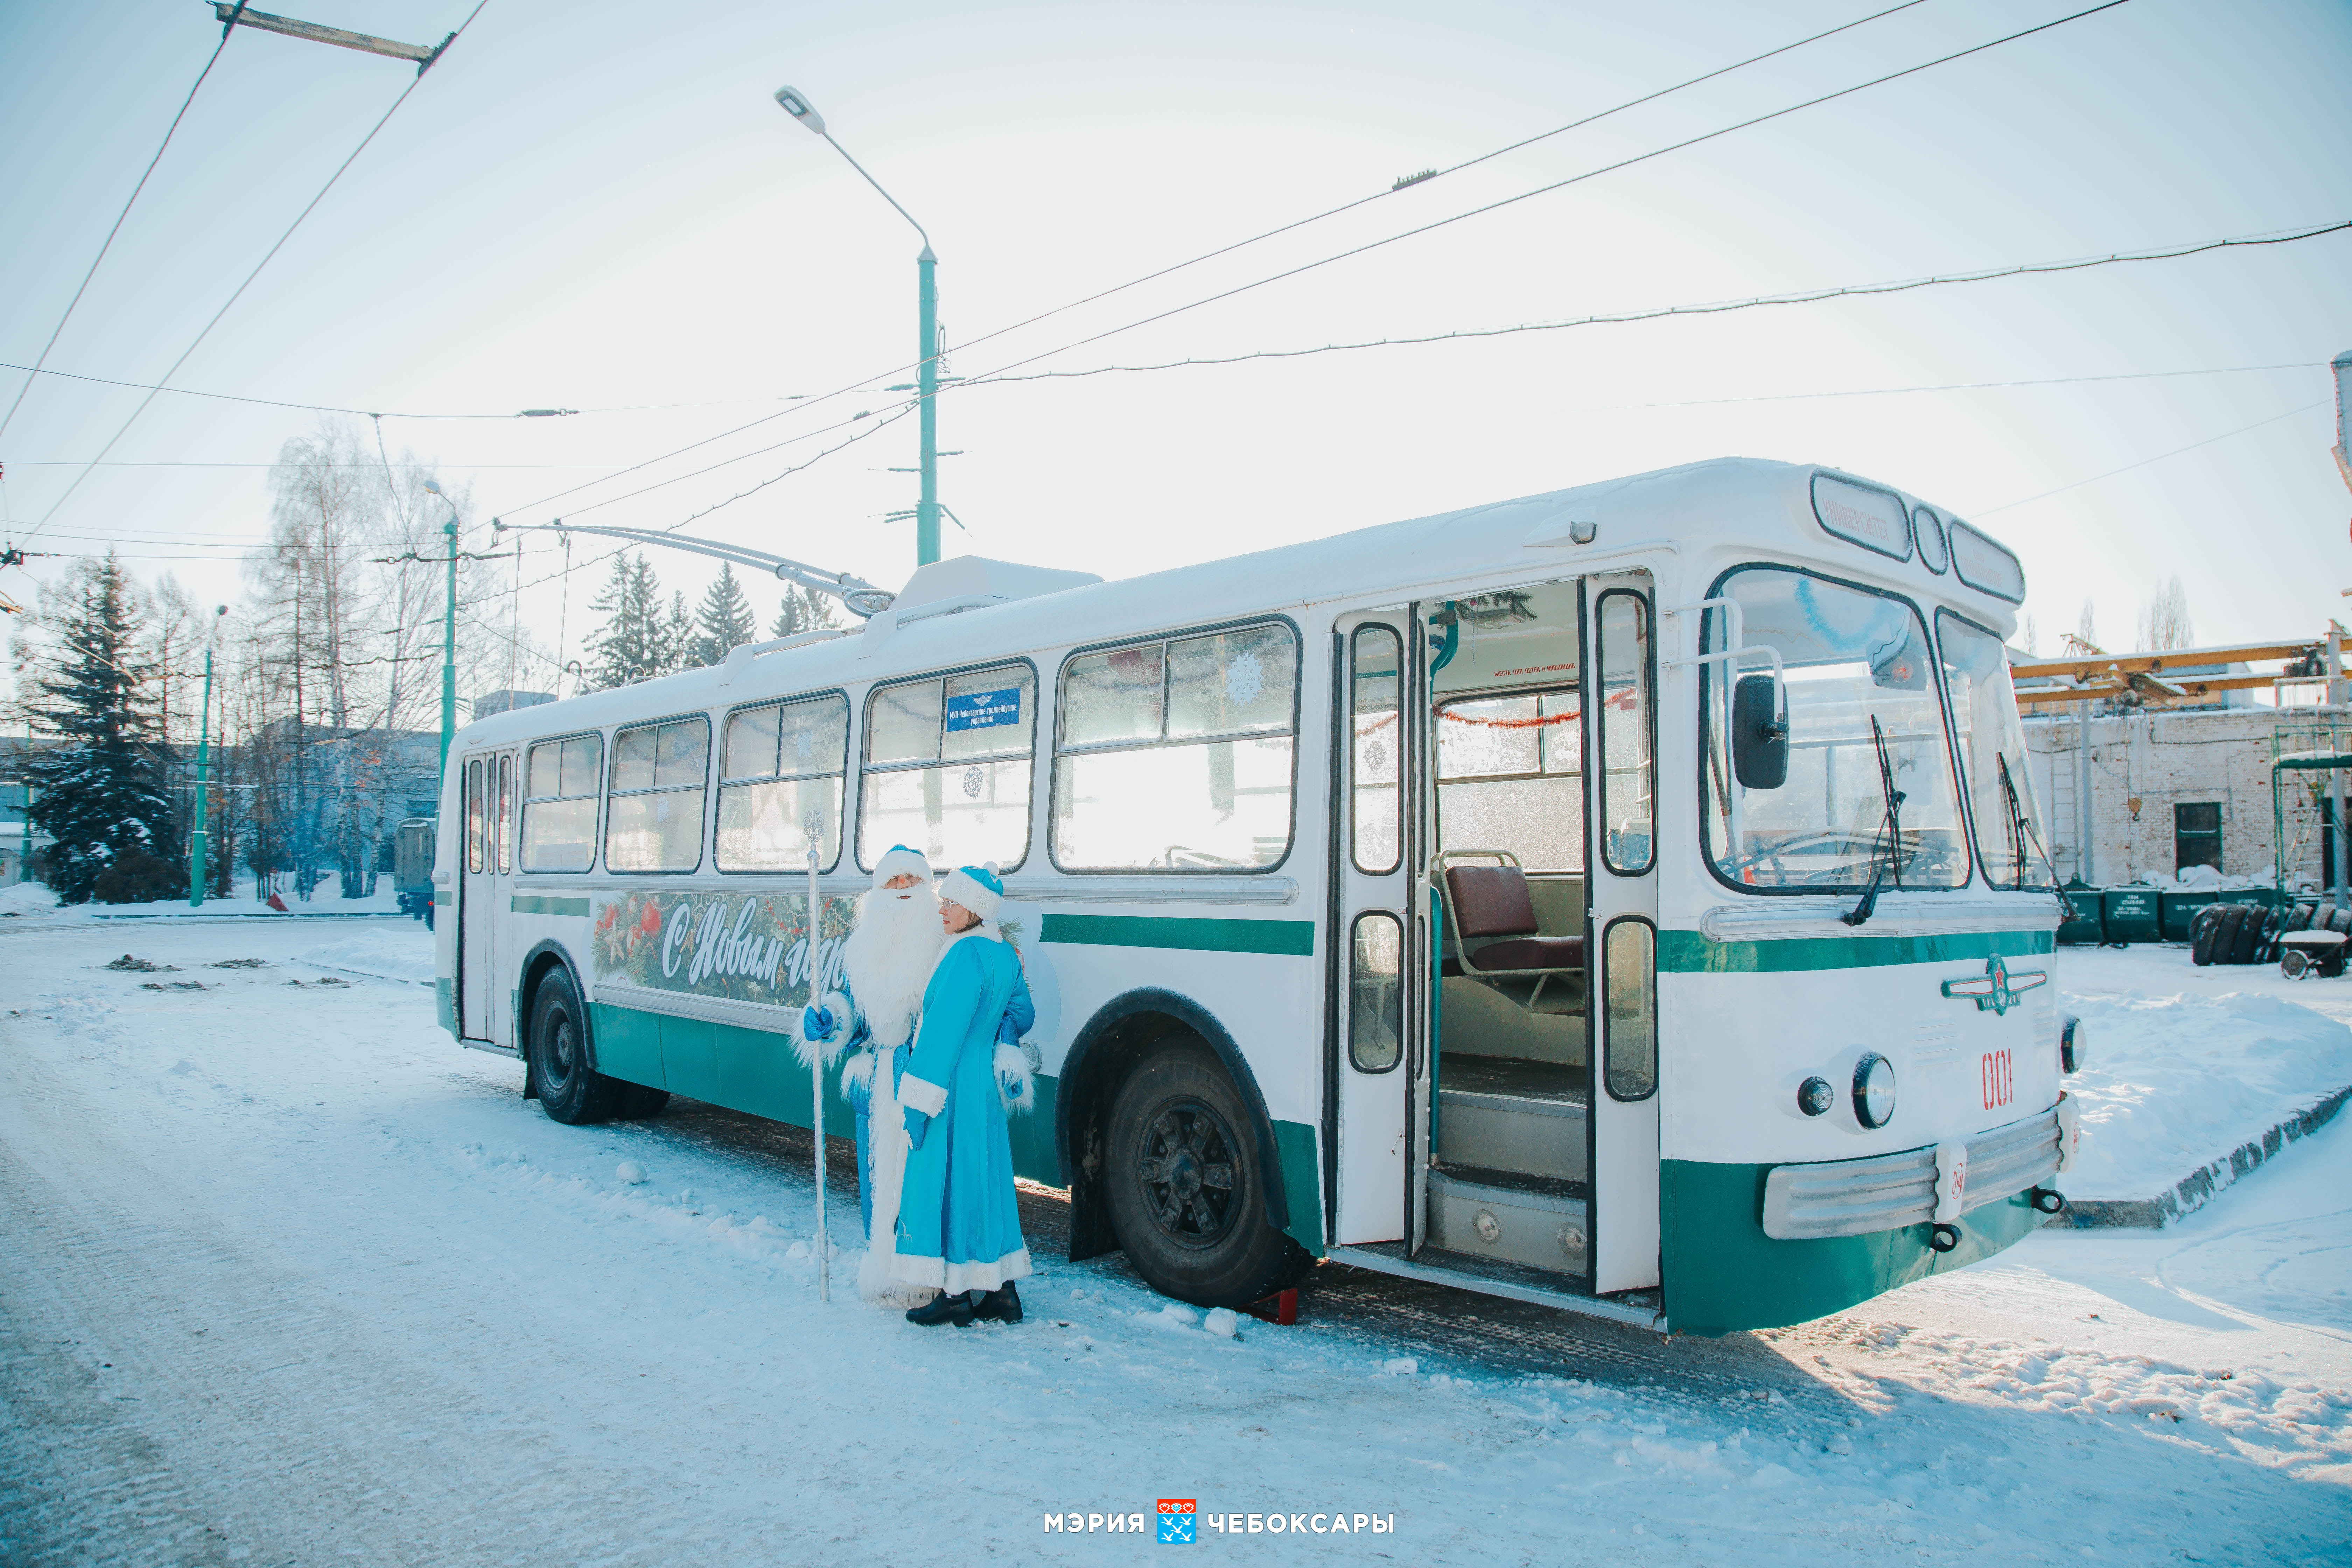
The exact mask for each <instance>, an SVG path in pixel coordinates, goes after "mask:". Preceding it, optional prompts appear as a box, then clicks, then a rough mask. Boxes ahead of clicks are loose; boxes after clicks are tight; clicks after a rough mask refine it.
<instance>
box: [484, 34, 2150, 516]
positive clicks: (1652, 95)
mask: <svg viewBox="0 0 2352 1568" xmlns="http://www.w3.org/2000/svg"><path fill="white" fill-rule="evenodd" d="M1919 3H1921V0H1907V3H1906V4H1904V5H1895V6H1892V7H1889V8H1887V9H1885V10H1882V11H1875V12H1873V13H1872V14H1871V15H1869V16H1863V17H1859V18H1857V19H1856V20H1854V21H1852V22H1847V23H1844V24H1843V25H1841V26H1835V27H1832V28H1829V29H1827V30H1826V31H1823V32H1819V33H1813V34H1811V35H1809V36H1807V37H1802V38H1799V39H1797V40H1795V41H1794V42H1792V43H1788V44H1783V45H1781V46H1780V47H1778V48H1773V49H1768V50H1766V51H1765V52H1764V53H1762V54H1759V55H1751V56H1749V57H1748V58H1746V59H1743V60H1739V61H1738V62H1736V63H1734V64H1732V65H1727V66H1722V67H1718V68H1717V69H1715V70H1711V71H1708V72H1706V73H1705V74H1703V75H1700V76H1696V77H1692V78H1689V79H1686V80H1684V81H1680V82H1677V83H1675V85H1674V86H1672V87H1666V88H1661V89H1657V90H1655V91H1654V92H1649V93H1645V94H1643V95H1642V96H1641V97H1639V98H1634V99H1630V100H1627V101H1625V102H1623V103H1620V104H1617V105H1616V106H1614V107H1613V108H1610V109H1605V110H1600V111H1599V112H1597V113H1594V114H1590V115H1586V116H1584V117H1583V118H1582V119H1580V120H1575V121H1570V122H1569V123H1568V124H1566V125H1561V126H1558V127H1555V128H1554V129H1552V130H1550V131H1546V132H1541V133H1539V134H1538V135H1535V136H1529V137H1525V138H1522V139H1521V140H1519V141H1517V142H1511V143H1509V144H1508V145H1507V146H1503V147H1498V148H1496V149H1495V150H1494V151H1492V152H1489V153H1481V154H1479V155H1478V156H1477V157H1475V158H1469V159H1465V160H1464V161H1463V162H1462V163H1455V164H1453V165H1451V166H1450V167H1448V168H1445V169H1442V170H1440V171H1438V173H1437V174H1435V175H1432V176H1429V177H1428V178H1424V179H1421V180H1417V181H1414V182H1413V183H1412V184H1411V185H1406V186H1396V187H1391V189H1389V190H1385V191H1378V192H1375V193H1373V194H1372V195H1369V196H1360V197H1357V198H1356V199H1354V200H1352V201H1349V202H1344V203H1341V204H1340V205H1338V206H1335V207H1330V208H1327V209H1326V210H1324V211H1322V212H1319V213H1316V214H1313V215H1312V216H1307V217H1304V218H1299V219H1297V220H1295V221H1293V222H1290V223H1286V224H1284V225H1281V226H1278V227H1276V228H1271V229H1267V230H1265V232H1264V233H1261V234H1256V235H1253V236H1251V237H1249V238H1246V239H1240V240H1235V241H1234V242H1233V243H1231V244H1229V245H1224V246H1220V247H1217V248H1216V249H1213V250H1209V251H1204V252H1203V253H1202V254H1201V255H1199V256H1195V257H1192V258H1190V259H1188V260H1184V261H1180V262H1176V263H1174V264H1173V265H1171V266H1168V267H1163V268H1158V269H1157V270H1155V271H1152V272H1148V273H1145V274H1144V275H1142V276H1141V277H1139V278H1133V279H1129V280H1128V281H1126V282H1124V283H1118V284H1114V285H1113V286H1112V287H1110V288H1108V289H1098V290H1097V291H1096V292H1094V293H1092V294H1088V295H1086V296H1083V297H1082V298H1079V299H1076V300H1070V301H1069V302H1067V303H1066V304H1062V305H1056V306H1055V307H1054V308H1053V309H1051V310H1045V311H1042V312H1040V313H1038V314H1036V315H1034V316H1030V317H1027V318H1025V319H1024V320H1022V321H1014V322H1013V323H1011V324H1010V325H1008V326H1003V327H999V328H997V329H996V330H995V331H990V332H986V333H983V334H982V335H981V336H979V337H977V338H973V339H971V341H970V342H965V343H961V344H959V345H957V347H958V352H961V351H962V350H964V349H968V348H970V347H971V346H972V345H973V344H975V343H982V342H988V341H990V340H991V339H992V338H999V337H1003V335H1004V334H1006V333H1007V332H1012V331H1019V330H1020V329H1022V328H1024V327H1027V326H1031V325H1034V323H1036V322H1038V321H1045V320H1046V319H1047V318H1049V317H1052V316H1056V315H1060V314H1061V313H1063V312H1064V311H1066V310H1076V309H1077V308H1078V307H1080V306H1083V305H1087V304H1091V303H1093V302H1094V301H1096V300H1104V299H1108V298H1109V297H1110V296H1111V295H1113V294H1118V293H1121V292H1123V291H1125V290H1127V289H1134V288H1138V287H1139V286H1141V285H1142V284H1145V283H1149V282H1151V281H1153V280H1155V279H1160V278H1165V277H1167V276H1169V275H1170V274H1171V273H1174V272H1180V271H1182V270H1183V269H1184V268H1188V267H1193V266H1197V265H1199V264H1200V263H1202V262H1204V261H1208V260H1211V259H1213V258H1216V257H1220V256H1224V255H1228V254H1230V253H1232V252H1234V251H1236V250H1240V249H1243V248H1244V247H1248V246H1252V245H1255V244H1257V243H1259V242H1260V241H1262V240H1266V239H1271V238H1273V237H1276V236H1277V235H1283V234H1287V233H1290V232H1291V231H1293V230H1295V229H1298V228H1303V227H1305V226H1307V225H1310V224H1314V223H1318V222H1320V221H1322V220H1323V219H1325V218H1328V217H1333V216H1338V215H1339V214H1340V213H1344V212H1348V211H1350V210H1352V209H1354V208H1356V207H1359V206H1362V205H1365V204H1367V203H1369V202H1374V201H1379V200H1381V199H1382V198H1383V197H1387V196H1391V195H1397V194H1399V192H1400V191H1401V190H1409V189H1415V188H1418V187H1419V186H1421V185H1424V184H1429V183H1430V180H1431V179H1435V178H1440V177H1443V176H1444V175H1446V174H1454V173H1457V172H1459V171H1460V170H1463V169H1467V168H1469V167H1471V166H1472V165H1474V164H1477V163H1486V162H1487V161H1488V160H1489V159H1493V158H1499V157H1501V156H1503V155H1504V154H1505V153H1512V152H1516V151H1517V150H1518V149H1520V148H1522V147H1528V146H1531V145H1533V144H1534V143H1536V142H1542V141H1545V140H1547V139H1549V138H1550V137H1553V136H1558V135H1561V134H1563V133H1565V132H1570V131H1574V130H1577V129H1579V128H1580V127H1582V126H1586V125H1590V124H1591V123H1593V122H1594V121H1599V120H1603V119H1606V118H1608V117H1609V116H1610V115H1612V114H1618V113H1622V112H1623V111H1624V110H1629V109H1633V108H1635V107H1637V106H1639V105H1641V104H1644V103H1650V102H1654V101H1655V100H1659V99H1661V98H1664V97H1667V96H1668V95H1670V94H1673V93H1676V92H1680V91H1682V90H1684V89H1686V88H1691V87H1696V86H1698V85H1699V84H1700V83H1702V82H1707V81H1712V80H1714V79H1717V78H1718V77H1722V76H1726V75H1728V74H1730V73H1731V72H1733V71H1737V70H1741V69H1745V68H1747V67H1748V66H1752V65H1757V64H1759V63H1761V62H1763V61H1765V60H1769V59H1771V58H1775V57H1777V56H1780V55H1785V54H1788V53H1790V51H1792V50H1795V49H1799V48H1802V47H1806V46H1807V45H1810V44H1815V43H1819V42H1821V41H1822V39H1824V38H1828V37H1834V36H1835V35H1837V34H1839V33H1843V32H1849V31H1851V30H1853V28H1855V27H1859V26H1864V25H1866V24H1868V23H1871V22H1874V21H1877V20H1879V19H1880V18H1882V17H1885V16H1893V15H1895V13H1896V12H1898V11H1906V10H1909V9H1910V8H1911V6H1912V5H1916V4H1919ZM2114 3H2116V4H2122V3H2123V0H2114ZM938 357H940V358H941V359H944V358H945V357H946V353H945V351H944V350H942V351H941V353H940V355H939V356H938ZM922 363H923V361H922V360H920V359H916V360H910V361H908V362H907V363H904V364H899V365H896V366H893V367H892V368H890V369H888V370H886V371H880V372H877V373H875V374H871V375H866V376H863V377H860V378H859V379H858V380H856V381H854V382H849V383H846V384H844V385H841V386H838V387H836V388H835V389H834V390H833V391H831V392H826V393H821V394H819V395H815V396H813V397H807V398H803V399H802V400H801V402H802V405H803V408H804V407H811V406H814V405H817V404H821V403H825V402H829V401H831V400H832V399H834V398H836V397H845V396H847V395H849V394H851V393H853V392H856V391H859V390H861V389H863V388H866V387H869V386H872V385H874V384H876V383H878V382H881V381H884V380H886V379H887V378H888V377H890V376H893V375H898V374H904V373H905V372H907V371H909V370H915V369H919V368H920V366H921V365H922ZM801 411H802V409H801V408H785V409H779V410H778V411H777V412H775V413H774V414H771V415H767V416H763V417H761V418H760V419H756V420H753V421H751V423H750V424H747V425H740V426H735V427H734V428H733V429H730V430H725V431H721V432H720V433H719V435H716V436H712V437H707V438H705V439H704V440H702V441H698V442H695V443H693V444H691V445H689V446H686V447H677V448H676V449H675V450H673V451H669V452H665V453H662V454H660V455H659V456H657V457H653V458H646V460H645V461H644V462H641V463H635V464H632V465H631V466H630V467H629V468H621V469H616V470H614V472H613V473H611V474H609V475H607V476H605V478H606V479H618V478H620V477H621V475H623V474H626V473H633V472H635V470H636V469H638V468H648V467H651V466H652V465H653V464H656V463H659V462H664V461H666V460H667V459H668V458H674V457H677V456H680V455H682V454H683V453H686V452H689V451H692V450H694V449H695V448H696V447H702V446H707V445H709V443H710V442H711V441H719V440H724V439H725V438H726V437H729V436H733V435H738V434H740V433H741V432H742V431H744V430H748V429H751V428H752V427H753V426H757V425H762V424H765V423H767V422H768V421H769V420H772V419H781V418H782V417H783V416H785V415H787V414H795V413H799V412H801ZM603 482H604V480H601V479H592V480H589V481H587V482H586V483H584V484H582V485H578V486H574V487H573V489H571V490H559V491H557V492H556V493H555V494H554V495H551V496H543V497H541V498H540V499H539V500H533V501H528V502H525V503H523V504H522V505H520V506H518V507H512V508H509V510H516V511H524V510H531V509H533V508H536V507H538V506H541V505H543V504H545V503H546V502H548V501H551V500H560V499H562V497H563V496H566V495H570V494H572V493H574V492H575V491H576V490H582V489H593V488H594V487H595V486H596V485H598V484H601V483H603Z"/></svg>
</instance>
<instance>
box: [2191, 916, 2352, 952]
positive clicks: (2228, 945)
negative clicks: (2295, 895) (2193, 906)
mask: <svg viewBox="0 0 2352 1568" xmlns="http://www.w3.org/2000/svg"><path fill="white" fill-rule="evenodd" d="M2310 910H2311V906H2310V905H2308V904H2304V905H2298V906H2297V907H2296V909H2295V911H2294V914H2292V915H2290V914H2289V913H2287V911H2286V910H2278V909H2269V908H2265V907H2264V906H2263V905H2261V904H2208V905H2206V906H2205V907H2204V908H2203V909H2202V910H2199V911H2198V913H2197V922H2196V924H2195V925H2194V926H2193V927H2191V928H2190V931H2189V958H2190V960H2191V961H2192V962H2194V963H2198V964H2200V965H2202V964H2210V963H2275V962H2277V959H2278V944H2279V938H2280V937H2281V936H2282V935H2284V933H2285V932H2287V931H2291V930H2298V929H2301V928H2300V927H2297V926H2294V924H2292V923H2291V922H2292V921H2296V920H2300V921H2302V922H2303V925H2304V926H2308V925H2309V924H2310V923H2311V916H2310ZM2329 912H2330V913H2331V914H2334V913H2336V912H2337V911H2334V910H2331V911H2329ZM2331 929H2342V928H2331Z"/></svg>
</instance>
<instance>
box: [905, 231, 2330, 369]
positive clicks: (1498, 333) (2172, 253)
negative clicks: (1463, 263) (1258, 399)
mask: <svg viewBox="0 0 2352 1568" xmlns="http://www.w3.org/2000/svg"><path fill="white" fill-rule="evenodd" d="M2347 229H2352V219H2345V220H2342V221H2339V222H2335V223H2328V224H2323V225H2320V226H2316V227H2312V228H2305V229H2299V230H2294V231H2291V232H2286V233H2280V232H2277V231H2272V232H2270V233H2267V234H2263V235H2258V236H2241V237H2232V238H2228V239H2209V240H2199V241H2196V242H2194V243H2192V244H2188V245H2177V246H2169V247H2156V248H2151V249H2147V250H2137V251H2118V252H2115V253H2112V254H2110V255H2106V256H2090V257H2075V258H2070V259H2067V260H2063V261H2033V262H2022V263H2020V264H2018V265H2016V266H2013V267H1993V268H1982V269H1980V270H1978V271H1972V272H1953V273H1941V274H1938V275H1937V276H1935V277H1931V278H1908V279H1900V280H1897V281H1894V282H1885V283H1855V284H1844V285H1841V286H1839V287H1837V288H1827V289H1803V290H1800V291H1798V292H1795V293H1787V294H1759V295H1756V296H1754V297H1752V298H1749V299H1745V300H1716V301H1713V302H1711V303H1707V304H1703V305H1661V306H1655V307H1652V308H1650V309H1647V310H1622V311H1617V312H1613V313H1609V314H1602V315H1592V316H1579V317H1577V318H1575V319H1574V320H1572V321H1530V322H1521V323H1520V324H1518V325H1517V326H1510V327H1476V328H1467V329H1463V330H1459V331H1449V332H1431V333H1427V334H1424V335H1423V336H1420V337H1412V338H1371V339H1367V340H1365V341H1363V342H1351V343H1325V344H1321V345H1319V346H1318V347H1312V348H1299V349H1256V350H1253V351H1252V352H1250V353H1238V354H1225V355H1222V356H1218V357H1215V358H1209V359H1181V360H1166V361H1162V362H1160V363H1155V364H1106V365H1096V366H1094V367H1092V368H1090V369H1087V370H1041V371H1032V372H1030V373H1028V374H1025V375H1004V374H989V375H978V376H974V377H972V378H971V380H969V381H963V382H958V383H957V384H955V386H954V387H953V388H951V389H950V390H956V391H961V390H963V389H964V388H967V387H976V386H994V385H1001V384H1007V383H1012V382H1024V381H1068V380H1079V379H1083V378H1085V377H1087V376H1095V375H1112V374H1141V373H1143V372H1147V371H1159V370H1184V369H1187V368H1192V367H1196V366H1207V365H1225V364H1242V363H1246V362H1248V361H1251V360H1268V359H1303V358H1305V357H1307V356H1308V355H1311V354H1326V353H1349V352H1351V351H1354V350H1359V349H1385V348H1405V347H1411V346H1414V345H1418V344H1423V343H1443V342H1455V341H1457V340H1466V339H1474V338H1501V337H1510V336H1512V335H1514V334H1517V333H1519V332H1558V331H1569V330H1570V329H1571V328H1576V327H1594V326H1613V325H1622V324H1623V323H1625V322H1629V321H1658V320H1661V319H1662V318H1664V317H1667V316H1715V315H1722V314H1725V313H1727V312H1728V311H1732V310H1757V309H1759V308H1762V307H1765V306H1771V305H1812V304H1819V303H1821V302H1822V301H1823V300H1855V299H1864V298H1867V297H1869V296H1871V295H1875V294H1901V293H1906V292H1909V291H1911V290H1913V289H1932V288H1938V287H1942V286H1945V285H1949V284H1956V283H1987V282H1991V281H1994V280H1997V279H2003V278H2026V277H2034V276H2039V275H2042V274H2045V273H2053V272H2080V271H2084V270H2086V269H2087V268H2094V267H2114V266H2118V265H2122V264H2124V263H2127V262H2135V261H2174V260H2179V258H2183V257H2189V256H2202V255H2205V254H2207V253H2209V252H2211V251H2216V250H2230V249H2249V248H2252V247H2260V246H2270V245H2292V244H2294V242H2296V241H2298V240H2305V239H2316V238H2319V237H2322V236H2324V235H2330V234H2341V233H2343V232H2345V231H2346V230H2347ZM2247 368H2250V369H2285V368H2290V367H2286V366H2276V365H2273V366H2250V367H2247ZM2297 368H2299V367H2297ZM2179 374H2200V373H2196V372H2183V373H2179ZM2084 379H2096V378H2084ZM1890 390H1900V389H1890ZM1920 390H1929V391H1932V390H1936V389H1934V388H1923V389H1920ZM1811 395H1813V396H1825V397H1833V396H1845V395H1849V394H1841V393H1816V394H1811ZM1726 401H1750V400H1747V399H1727V400H1726ZM1754 401H1763V400H1754ZM1659 406H1678V405H1659Z"/></svg>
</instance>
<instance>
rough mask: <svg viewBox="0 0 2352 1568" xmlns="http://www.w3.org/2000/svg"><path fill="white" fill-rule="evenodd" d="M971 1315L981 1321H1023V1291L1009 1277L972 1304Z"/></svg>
mask: <svg viewBox="0 0 2352 1568" xmlns="http://www.w3.org/2000/svg"><path fill="white" fill-rule="evenodd" d="M971 1316H972V1321H974V1322H979V1323H1017V1322H1019V1321H1021V1292H1020V1291H1018V1290H1015V1289H1013V1281H1012V1280H1010V1279H1007V1280H1006V1281H1005V1282H1004V1283H1003V1284H1002V1285H999V1286H998V1287H997V1288H996V1289H993V1290H991V1291H990V1292H988V1294H986V1295H985V1296H982V1298H981V1299H980V1300H977V1301H974V1302H973V1303H972V1304H971Z"/></svg>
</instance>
